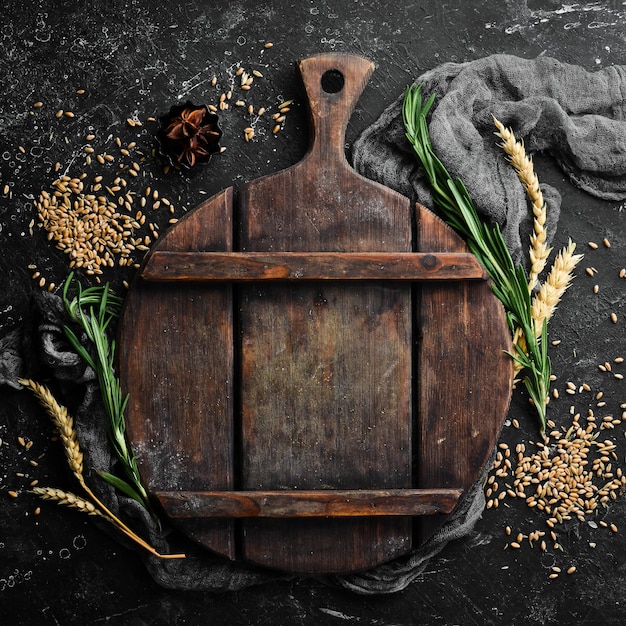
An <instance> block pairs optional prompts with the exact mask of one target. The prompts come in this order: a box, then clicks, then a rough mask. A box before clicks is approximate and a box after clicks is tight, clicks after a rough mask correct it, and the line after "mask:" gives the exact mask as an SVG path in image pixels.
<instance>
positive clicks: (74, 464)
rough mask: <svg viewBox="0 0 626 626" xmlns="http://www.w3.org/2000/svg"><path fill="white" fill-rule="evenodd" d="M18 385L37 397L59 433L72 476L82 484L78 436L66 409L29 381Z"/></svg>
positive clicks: (46, 390)
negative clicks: (26, 388)
mask: <svg viewBox="0 0 626 626" xmlns="http://www.w3.org/2000/svg"><path fill="white" fill-rule="evenodd" d="M19 382H20V384H22V385H23V386H24V387H28V388H29V389H30V390H31V391H32V392H33V393H34V394H35V396H37V399H38V400H39V403H40V404H41V406H43V408H44V409H45V410H46V412H47V413H48V415H50V417H51V418H52V421H53V422H54V425H55V426H56V428H57V430H58V431H59V436H60V437H61V441H62V443H63V449H64V451H65V458H66V459H67V462H68V465H69V466H70V469H71V470H72V472H73V473H74V476H76V478H78V480H79V481H80V482H81V483H82V482H84V481H83V453H82V451H81V449H80V444H79V443H78V435H77V434H76V429H75V428H74V420H73V419H72V417H71V416H70V415H69V413H68V412H67V409H66V408H65V407H64V406H62V405H60V404H59V403H58V402H57V401H56V399H55V397H54V396H53V395H52V393H51V392H50V390H49V389H47V388H46V387H44V386H43V385H40V384H39V383H36V382H35V381H33V380H30V379H24V378H22V379H20V381H19Z"/></svg>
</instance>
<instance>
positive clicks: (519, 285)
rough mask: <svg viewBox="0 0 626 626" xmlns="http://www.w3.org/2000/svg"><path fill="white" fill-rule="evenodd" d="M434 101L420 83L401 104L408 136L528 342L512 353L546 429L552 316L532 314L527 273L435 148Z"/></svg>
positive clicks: (436, 196) (438, 198) (443, 207)
mask: <svg viewBox="0 0 626 626" xmlns="http://www.w3.org/2000/svg"><path fill="white" fill-rule="evenodd" d="M433 102H434V94H433V95H431V96H430V97H429V98H428V99H427V100H426V101H425V102H424V101H423V98H422V94H421V85H414V86H410V87H408V88H407V90H406V92H405V95H404V100H403V105H402V118H403V122H404V128H405V133H406V137H407V139H408V140H409V142H410V143H411V145H412V147H413V150H414V152H415V155H416V157H417V160H418V162H419V164H420V166H421V168H422V169H423V171H424V173H425V174H426V176H427V178H428V181H429V184H430V187H431V190H432V196H433V201H434V203H435V205H436V207H437V208H439V209H440V211H441V212H442V214H443V216H444V219H445V220H446V222H447V223H448V224H449V225H450V226H451V227H452V228H454V229H455V230H456V231H457V232H458V233H459V234H460V235H461V237H463V238H464V240H465V241H466V243H467V245H468V247H469V249H470V251H471V252H472V253H473V254H475V255H476V257H477V258H478V260H479V261H480V262H481V263H482V265H483V266H484V268H485V270H486V271H487V273H488V275H489V277H490V278H491V280H492V288H493V291H494V293H495V295H496V296H497V297H498V298H499V299H500V301H501V302H502V304H503V305H504V308H505V311H506V315H507V320H508V324H509V328H510V330H511V333H512V334H513V335H514V336H516V335H517V336H518V337H519V336H520V335H521V339H522V340H523V341H519V342H515V345H514V350H515V351H514V352H512V353H509V354H510V355H511V357H512V358H513V359H514V360H515V361H516V362H517V363H518V365H519V366H520V368H522V369H523V370H524V371H525V377H524V380H523V382H524V385H525V387H526V389H527V391H528V394H529V396H530V398H531V400H532V402H533V404H534V406H535V409H536V411H537V415H538V418H539V423H540V428H541V432H542V433H543V432H544V431H545V427H546V406H547V403H548V392H549V388H550V373H551V365H550V358H549V356H548V352H547V344H548V333H547V319H546V318H544V319H543V320H542V322H541V323H538V320H536V319H535V318H534V317H533V308H532V300H531V293H530V290H529V288H528V277H527V276H526V273H525V271H524V268H523V267H522V266H517V267H516V266H515V264H514V263H513V260H512V258H511V255H510V253H509V250H508V248H507V246H506V244H505V242H504V238H503V237H502V233H501V231H500V228H499V227H498V225H497V224H496V225H495V226H493V227H491V226H487V225H485V224H484V223H483V222H482V221H481V219H480V218H479V217H478V214H477V212H476V209H475V207H474V204H473V202H472V199H471V197H470V195H469V193H468V191H467V189H466V188H465V186H464V185H463V182H462V181H460V180H453V179H452V177H451V175H450V174H449V173H448V171H447V170H446V168H445V166H444V165H443V163H442V162H441V161H440V160H439V159H438V158H437V156H436V155H435V153H434V152H433V149H432V146H431V142H430V135H429V131H428V124H427V121H426V117H427V115H428V112H429V111H430V109H431V107H432V105H433ZM522 345H523V346H524V347H523V348H522Z"/></svg>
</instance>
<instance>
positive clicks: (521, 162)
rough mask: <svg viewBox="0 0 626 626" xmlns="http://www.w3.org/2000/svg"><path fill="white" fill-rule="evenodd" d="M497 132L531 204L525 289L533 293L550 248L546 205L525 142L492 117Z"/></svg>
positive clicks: (501, 145)
mask: <svg viewBox="0 0 626 626" xmlns="http://www.w3.org/2000/svg"><path fill="white" fill-rule="evenodd" d="M493 121H494V124H495V125H496V127H497V129H498V132H497V133H495V134H496V136H498V137H500V138H501V139H502V143H501V144H500V147H501V148H502V149H503V150H504V151H505V152H506V154H507V155H508V157H509V161H510V163H511V165H512V166H513V169H514V170H515V172H516V173H517V176H518V178H519V179H520V181H521V182H522V184H523V185H524V189H525V190H526V195H527V196H528V198H529V199H530V201H531V202H532V211H533V233H532V235H531V236H530V250H529V255H530V272H529V276H528V289H529V290H530V291H532V290H533V289H534V288H535V286H536V284H537V281H538V279H539V276H540V274H541V272H542V271H543V270H544V268H545V266H546V263H547V260H548V257H549V256H550V252H551V251H552V248H548V246H547V245H546V238H547V231H546V217H547V208H546V203H545V201H544V199H543V194H542V193H541V188H540V187H539V179H538V178H537V174H535V170H534V167H533V162H532V159H531V158H530V157H529V156H528V155H527V154H526V150H525V149H524V143H523V142H522V141H517V139H516V138H515V135H514V134H513V131H512V130H511V129H510V128H505V127H504V125H503V124H502V123H501V122H500V121H499V120H498V119H496V118H495V117H494V118H493Z"/></svg>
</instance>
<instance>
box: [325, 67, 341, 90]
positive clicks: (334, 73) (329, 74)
mask: <svg viewBox="0 0 626 626" xmlns="http://www.w3.org/2000/svg"><path fill="white" fill-rule="evenodd" d="M344 83H345V80H344V77H343V74H342V73H341V72H340V71H339V70H327V71H326V72H324V73H323V74H322V79H321V84H322V89H323V90H324V91H325V92H326V93H339V92H340V91H341V90H342V89H343V86H344Z"/></svg>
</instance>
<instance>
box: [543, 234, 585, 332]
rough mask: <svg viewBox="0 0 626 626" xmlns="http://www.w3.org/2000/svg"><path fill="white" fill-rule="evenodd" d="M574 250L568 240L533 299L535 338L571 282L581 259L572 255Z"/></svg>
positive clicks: (581, 256)
mask: <svg viewBox="0 0 626 626" xmlns="http://www.w3.org/2000/svg"><path fill="white" fill-rule="evenodd" d="M575 249H576V244H575V243H574V242H573V241H572V240H571V239H570V240H569V242H568V245H567V246H566V247H565V248H563V249H562V250H561V251H560V252H559V254H558V255H557V257H556V259H555V261H554V264H553V265H552V269H551V270H550V273H549V274H548V277H547V278H546V280H545V282H544V283H543V284H542V285H541V287H540V288H539V291H538V292H537V295H536V296H535V297H534V298H533V302H532V315H533V320H534V322H535V332H536V333H537V336H539V335H540V334H541V328H542V326H543V321H544V320H549V319H550V318H551V317H552V315H553V313H554V311H555V310H556V307H557V305H558V304H559V302H560V301H561V298H562V297H563V294H564V293H565V291H566V289H567V288H568V287H569V284H570V282H571V281H572V278H573V271H574V268H575V267H576V265H578V263H579V262H580V260H581V259H582V258H583V255H582V254H574V250H575Z"/></svg>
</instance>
